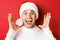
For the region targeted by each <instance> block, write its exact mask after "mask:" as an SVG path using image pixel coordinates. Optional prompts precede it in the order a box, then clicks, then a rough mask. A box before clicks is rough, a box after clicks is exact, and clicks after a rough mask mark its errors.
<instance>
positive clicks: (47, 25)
mask: <svg viewBox="0 0 60 40" xmlns="http://www.w3.org/2000/svg"><path fill="white" fill-rule="evenodd" d="M50 19H51V13H49V12H48V13H47V15H44V22H43V25H39V27H41V28H42V29H44V28H46V27H49V23H50Z"/></svg>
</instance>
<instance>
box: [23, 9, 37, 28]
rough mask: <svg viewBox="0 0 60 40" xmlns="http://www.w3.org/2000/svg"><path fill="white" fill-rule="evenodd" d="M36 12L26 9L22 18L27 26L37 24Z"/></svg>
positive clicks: (30, 26)
mask: <svg viewBox="0 0 60 40" xmlns="http://www.w3.org/2000/svg"><path fill="white" fill-rule="evenodd" d="M36 19H37V18H36V13H35V12H34V11H33V10H30V9H28V10H25V11H24V12H23V14H22V20H23V23H24V25H25V26H26V27H28V28H32V27H33V26H34V25H35V21H36Z"/></svg>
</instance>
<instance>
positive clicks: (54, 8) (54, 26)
mask: <svg viewBox="0 0 60 40" xmlns="http://www.w3.org/2000/svg"><path fill="white" fill-rule="evenodd" d="M25 1H26V0H22V1H21V0H0V40H4V38H5V37H6V33H7V31H8V28H9V25H8V19H7V17H8V13H12V14H13V16H14V20H16V19H17V18H19V7H20V5H21V3H22V2H25ZM28 1H33V2H35V3H36V4H37V5H38V6H39V7H40V8H42V9H43V10H44V12H45V13H47V12H51V16H52V18H51V23H50V28H51V30H52V32H53V34H54V36H55V37H56V38H57V40H60V25H59V24H60V0H28Z"/></svg>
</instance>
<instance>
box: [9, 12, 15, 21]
mask: <svg viewBox="0 0 60 40" xmlns="http://www.w3.org/2000/svg"><path fill="white" fill-rule="evenodd" d="M8 21H9V22H13V21H14V18H13V16H12V14H11V13H9V14H8Z"/></svg>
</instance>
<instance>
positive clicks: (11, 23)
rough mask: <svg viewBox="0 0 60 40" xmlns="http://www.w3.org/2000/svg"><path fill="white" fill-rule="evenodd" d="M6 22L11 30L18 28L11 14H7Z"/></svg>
mask: <svg viewBox="0 0 60 40" xmlns="http://www.w3.org/2000/svg"><path fill="white" fill-rule="evenodd" d="M8 22H9V28H11V29H13V30H17V29H18V28H19V27H17V26H16V25H15V24H14V17H13V16H12V14H8Z"/></svg>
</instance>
